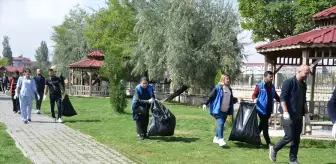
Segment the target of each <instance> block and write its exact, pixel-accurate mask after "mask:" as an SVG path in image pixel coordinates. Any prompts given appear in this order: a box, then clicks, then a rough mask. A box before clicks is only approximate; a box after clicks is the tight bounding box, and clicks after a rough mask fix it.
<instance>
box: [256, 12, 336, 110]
mask: <svg viewBox="0 0 336 164" xmlns="http://www.w3.org/2000/svg"><path fill="white" fill-rule="evenodd" d="M312 19H313V21H314V23H315V25H316V26H315V27H316V28H315V29H313V30H311V31H308V32H304V33H301V34H298V35H295V36H290V37H287V38H284V39H280V40H276V41H273V42H270V43H267V44H264V45H261V46H258V47H256V49H257V52H258V53H260V54H262V55H264V57H265V70H272V71H273V72H274V73H275V74H276V73H277V72H278V71H279V70H280V69H281V68H282V67H283V66H299V65H301V64H307V65H309V66H310V68H311V70H312V72H311V76H312V83H311V86H310V87H309V88H310V94H308V95H307V96H309V97H308V99H309V104H308V107H309V112H310V113H313V112H314V108H315V104H314V92H315V75H316V67H317V66H335V65H336V64H335V59H336V6H333V7H331V8H328V9H326V10H323V11H321V12H319V13H317V14H315V15H313V17H312ZM269 65H271V67H270V68H269ZM274 76H275V75H274Z"/></svg>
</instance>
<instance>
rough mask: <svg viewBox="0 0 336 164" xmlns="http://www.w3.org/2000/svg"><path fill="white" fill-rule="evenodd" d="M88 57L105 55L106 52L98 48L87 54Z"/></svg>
mask: <svg viewBox="0 0 336 164" xmlns="http://www.w3.org/2000/svg"><path fill="white" fill-rule="evenodd" d="M87 57H104V54H103V53H101V52H100V51H98V50H95V51H92V52H91V53H89V54H88V55H87Z"/></svg>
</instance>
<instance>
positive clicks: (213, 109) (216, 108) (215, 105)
mask: <svg viewBox="0 0 336 164" xmlns="http://www.w3.org/2000/svg"><path fill="white" fill-rule="evenodd" d="M216 93H217V95H216V99H215V100H214V101H212V102H210V114H219V112H220V111H221V106H222V99H223V87H221V86H220V85H216Z"/></svg>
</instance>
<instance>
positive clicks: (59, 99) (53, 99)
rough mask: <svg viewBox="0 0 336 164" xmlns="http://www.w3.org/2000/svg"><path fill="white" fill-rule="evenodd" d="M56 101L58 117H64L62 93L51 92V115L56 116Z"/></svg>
mask: <svg viewBox="0 0 336 164" xmlns="http://www.w3.org/2000/svg"><path fill="white" fill-rule="evenodd" d="M55 102H56V103H57V109H58V112H57V113H58V118H62V95H61V94H50V108H51V117H52V118H56V117H55Z"/></svg>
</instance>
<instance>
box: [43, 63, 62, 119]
mask: <svg viewBox="0 0 336 164" xmlns="http://www.w3.org/2000/svg"><path fill="white" fill-rule="evenodd" d="M49 76H50V77H49V78H48V79H46V82H45V89H44V96H43V100H45V99H46V97H47V96H46V95H47V93H48V90H50V93H49V98H50V111H51V117H52V121H53V122H56V116H55V103H56V104H57V109H58V111H57V114H58V118H57V121H58V122H59V123H63V121H62V93H63V92H64V90H63V87H62V85H61V79H60V78H59V77H57V76H56V75H55V72H54V70H53V69H49Z"/></svg>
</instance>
